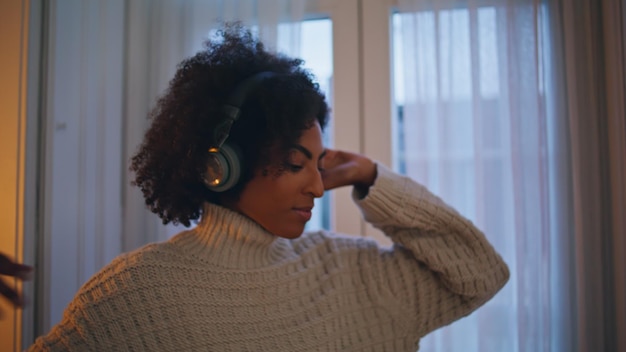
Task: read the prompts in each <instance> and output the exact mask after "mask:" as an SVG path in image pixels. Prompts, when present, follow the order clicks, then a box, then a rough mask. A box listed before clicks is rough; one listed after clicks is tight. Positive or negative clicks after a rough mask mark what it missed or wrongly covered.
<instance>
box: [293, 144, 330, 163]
mask: <svg viewBox="0 0 626 352" xmlns="http://www.w3.org/2000/svg"><path fill="white" fill-rule="evenodd" d="M292 148H293V149H296V150H299V151H300V152H301V153H302V154H304V156H306V158H307V159H309V160H312V159H313V153H311V151H310V150H308V149H306V148H305V147H303V146H301V145H300V144H294V145H293V146H292ZM325 155H326V149H324V151H323V152H322V154H320V156H319V158H318V159H317V160H321V159H322V158H323V157H324V156H325Z"/></svg>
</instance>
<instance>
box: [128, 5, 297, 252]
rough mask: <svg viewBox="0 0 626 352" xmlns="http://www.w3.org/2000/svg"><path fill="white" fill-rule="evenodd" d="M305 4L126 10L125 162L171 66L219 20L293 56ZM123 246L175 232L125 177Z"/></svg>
mask: <svg viewBox="0 0 626 352" xmlns="http://www.w3.org/2000/svg"><path fill="white" fill-rule="evenodd" d="M306 3H307V0H238V1H232V0H141V1H130V2H129V9H128V14H127V16H128V24H129V27H128V28H129V31H128V43H129V45H128V52H127V60H128V75H127V77H126V89H127V99H128V100H127V106H126V112H125V113H126V118H125V121H126V136H125V143H126V149H125V155H124V157H125V160H129V158H130V157H131V156H132V155H133V153H134V152H135V151H136V150H137V147H138V145H139V143H141V139H142V137H143V133H144V132H145V130H146V129H147V128H148V126H149V123H150V121H148V120H146V119H145V117H146V116H147V114H148V111H149V109H150V108H151V107H152V105H153V104H154V102H155V101H156V99H157V97H158V96H159V95H160V94H162V93H163V91H164V90H165V88H166V87H167V84H168V82H169V81H170V79H172V77H173V76H174V73H175V71H176V65H177V64H178V63H179V62H180V61H181V60H183V59H184V58H186V57H189V56H191V55H193V54H194V53H196V52H197V51H198V50H199V49H201V48H202V44H203V42H204V40H206V39H207V38H209V37H210V36H211V35H213V34H215V29H217V28H218V27H219V26H220V25H221V24H222V23H223V22H225V21H240V22H242V23H243V24H244V25H246V26H247V27H249V28H251V29H252V30H253V31H254V32H255V34H257V35H258V36H259V38H260V39H261V40H262V41H263V42H264V44H265V45H266V46H267V47H268V48H269V49H271V50H276V51H280V52H282V53H285V54H289V55H295V56H297V55H298V54H299V52H300V22H301V21H302V20H303V19H304V15H305V10H306ZM125 177H126V182H125V183H124V184H125V185H126V186H125V199H124V201H125V215H126V216H125V222H124V237H123V248H124V249H125V250H130V249H133V248H136V247H138V246H140V245H142V244H145V243H148V242H152V241H160V240H164V239H166V238H168V237H170V236H171V235H172V234H174V233H176V232H178V231H180V230H181V228H179V227H176V226H173V225H168V226H163V225H162V224H161V222H160V219H158V218H157V217H156V216H155V215H154V214H152V213H149V212H148V211H147V210H146V208H145V205H144V201H143V196H142V195H141V193H140V191H139V190H138V189H137V188H136V187H132V186H130V179H131V177H132V175H130V174H126V176H125Z"/></svg>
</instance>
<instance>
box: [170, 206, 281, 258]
mask: <svg viewBox="0 0 626 352" xmlns="http://www.w3.org/2000/svg"><path fill="white" fill-rule="evenodd" d="M173 242H175V243H178V244H180V245H182V246H184V247H185V248H184V249H185V251H186V252H187V253H189V254H190V255H192V256H195V257H198V258H200V259H201V260H203V261H208V262H211V263H213V264H215V265H219V266H224V267H229V268H242V269H243V268H246V269H249V268H259V267H264V266H267V265H269V264H271V263H273V262H275V261H276V260H281V259H284V257H285V255H288V249H289V248H290V247H291V243H290V242H289V241H288V240H286V239H283V238H280V237H277V236H275V235H273V234H271V233H269V232H267V231H266V230H265V229H263V228H262V227H261V226H260V225H259V224H257V223H256V222H254V221H253V220H251V219H250V218H248V217H246V216H245V215H243V214H240V213H238V212H236V211H233V210H231V209H228V208H225V207H222V206H219V205H215V204H210V203H207V204H205V206H204V208H203V215H202V220H201V221H200V223H199V224H198V226H197V227H196V228H194V229H192V230H191V231H188V232H184V233H182V234H180V235H178V236H176V237H175V238H174V239H173Z"/></svg>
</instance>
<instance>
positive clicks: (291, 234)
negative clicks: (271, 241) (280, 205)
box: [274, 226, 304, 240]
mask: <svg viewBox="0 0 626 352" xmlns="http://www.w3.org/2000/svg"><path fill="white" fill-rule="evenodd" d="M303 232H304V226H302V227H300V228H298V229H293V230H283V231H278V232H274V235H276V236H278V237H282V238H287V239H290V240H292V239H295V238H298V237H300V236H302V233H303Z"/></svg>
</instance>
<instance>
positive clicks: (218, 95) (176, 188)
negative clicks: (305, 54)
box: [130, 23, 329, 226]
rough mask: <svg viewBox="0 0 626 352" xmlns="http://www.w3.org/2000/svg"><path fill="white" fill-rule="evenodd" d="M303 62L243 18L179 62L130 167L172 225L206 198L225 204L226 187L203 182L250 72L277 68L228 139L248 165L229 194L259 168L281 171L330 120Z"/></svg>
mask: <svg viewBox="0 0 626 352" xmlns="http://www.w3.org/2000/svg"><path fill="white" fill-rule="evenodd" d="M302 65H303V61H302V60H300V59H296V58H290V57H287V56H284V55H281V54H275V53H272V52H269V51H268V50H266V48H265V46H264V45H263V43H262V42H260V41H259V40H258V39H257V38H255V37H254V36H253V35H252V33H251V32H250V31H249V30H248V29H246V28H244V27H243V26H242V25H241V24H239V23H230V24H225V25H224V26H223V28H222V29H221V30H220V31H219V32H218V34H217V36H216V38H213V39H209V40H207V41H206V42H205V43H204V49H203V50H202V51H200V52H198V53H197V54H196V55H194V56H192V57H191V58H188V59H186V60H184V61H182V62H181V63H180V64H179V65H178V69H177V72H176V74H175V76H174V78H173V79H172V80H171V81H170V83H169V87H168V89H167V90H166V91H165V93H164V95H162V96H161V97H160V98H159V100H158V101H157V104H156V106H155V107H154V109H153V110H152V111H151V113H150V118H151V119H152V120H153V121H152V125H151V127H150V128H149V130H148V131H147V132H146V134H145V137H144V140H143V143H142V144H141V146H140V148H139V151H138V152H137V154H136V155H135V156H134V157H133V158H132V160H131V166H130V170H131V171H133V172H135V179H134V181H133V182H132V184H133V185H136V186H138V187H139V188H140V189H141V191H142V192H143V195H144V198H145V201H146V205H147V206H148V208H149V209H150V210H151V211H152V212H154V213H156V214H158V215H159V217H160V218H161V219H162V220H163V223H164V224H167V223H169V222H172V223H174V224H178V223H180V224H183V225H185V226H190V221H192V220H197V219H198V218H199V217H200V215H201V213H202V204H203V202H206V201H208V202H212V203H218V204H219V199H220V197H219V196H218V194H217V193H215V192H212V191H210V190H209V189H208V188H207V187H206V186H205V184H204V182H203V176H204V173H205V171H206V165H207V161H208V157H209V153H208V149H209V148H210V147H211V146H212V142H213V138H212V136H213V130H214V128H215V126H216V125H217V124H218V123H219V122H221V121H220V120H221V116H222V115H221V114H220V109H221V108H222V106H223V104H224V103H225V101H226V100H227V98H228V97H229V94H230V93H231V92H232V91H233V90H234V89H235V87H236V86H237V84H238V83H240V82H242V81H243V80H245V79H246V78H248V77H250V76H253V75H254V74H256V73H259V72H263V71H270V72H273V73H274V75H272V76H271V77H269V78H265V79H264V80H263V82H262V83H261V86H260V87H259V88H258V89H255V90H254V91H252V92H250V94H248V95H247V97H246V99H245V102H244V104H243V106H242V107H241V115H240V117H239V119H238V120H237V122H235V124H234V125H233V127H232V129H231V131H230V136H229V138H228V143H229V144H234V145H236V146H237V147H238V148H239V149H240V152H241V155H242V159H243V160H244V168H243V170H242V176H241V180H240V182H239V183H238V184H237V185H236V186H235V187H234V188H233V189H232V190H229V191H227V192H225V193H224V195H225V196H227V197H237V196H238V195H239V194H240V193H241V191H242V190H243V187H244V186H245V185H246V183H247V182H249V181H250V180H251V179H252V177H253V176H254V172H255V171H256V170H265V171H267V170H269V169H270V168H273V170H280V166H279V165H280V164H282V163H284V160H285V159H286V157H287V153H288V150H289V147H290V146H292V145H293V144H295V143H297V141H298V139H299V138H300V137H301V135H302V133H303V132H304V130H306V129H307V128H309V127H311V126H313V125H314V124H315V122H316V121H317V122H319V124H320V126H321V127H322V129H323V128H324V127H325V126H326V123H327V121H328V112H329V109H328V105H327V103H326V100H325V96H324V94H323V93H322V92H321V91H320V89H319V85H318V84H317V83H316V82H315V80H314V77H313V76H312V74H311V73H310V72H309V71H307V70H306V69H304V68H303V67H302ZM275 166H276V167H275ZM260 168H261V169H260ZM278 172H280V171H278Z"/></svg>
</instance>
